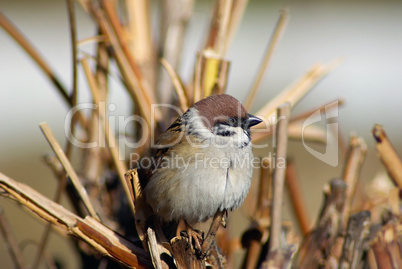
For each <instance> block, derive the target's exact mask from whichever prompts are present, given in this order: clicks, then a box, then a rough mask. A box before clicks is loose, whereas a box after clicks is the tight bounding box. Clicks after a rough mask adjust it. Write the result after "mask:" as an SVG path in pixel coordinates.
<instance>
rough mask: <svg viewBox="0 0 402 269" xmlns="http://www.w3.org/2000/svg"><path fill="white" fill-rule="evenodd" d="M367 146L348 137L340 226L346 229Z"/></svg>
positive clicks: (354, 138) (352, 137)
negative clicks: (343, 199) (345, 189)
mask: <svg viewBox="0 0 402 269" xmlns="http://www.w3.org/2000/svg"><path fill="white" fill-rule="evenodd" d="M366 152H367V145H366V143H365V142H364V140H363V139H362V138H360V137H357V136H354V135H352V136H351V137H350V143H349V150H348V154H347V158H346V162H345V167H344V169H343V175H342V177H343V179H344V180H345V182H346V184H347V191H346V202H345V207H344V211H343V213H342V225H343V226H344V228H346V227H345V226H346V223H347V219H348V217H349V214H350V210H351V207H352V203H353V198H354V196H355V191H356V184H357V182H358V179H359V174H360V170H361V167H362V164H363V161H364V159H365V157H366Z"/></svg>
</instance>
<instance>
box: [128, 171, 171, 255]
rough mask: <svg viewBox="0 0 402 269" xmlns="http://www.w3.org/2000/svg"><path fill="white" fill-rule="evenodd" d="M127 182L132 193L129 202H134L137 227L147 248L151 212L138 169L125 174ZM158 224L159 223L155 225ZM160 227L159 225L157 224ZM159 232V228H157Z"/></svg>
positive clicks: (159, 234)
mask: <svg viewBox="0 0 402 269" xmlns="http://www.w3.org/2000/svg"><path fill="white" fill-rule="evenodd" d="M124 178H125V182H124V186H125V188H126V187H127V188H128V190H129V193H130V198H131V199H128V201H129V202H128V203H129V204H133V205H132V207H133V208H134V218H135V227H136V229H137V233H138V237H139V238H140V239H141V242H142V244H143V246H144V248H145V249H146V240H145V232H146V221H147V218H148V217H149V216H148V215H149V214H148V212H151V211H150V210H148V209H147V208H146V207H147V205H146V203H145V201H144V199H143V196H142V195H141V190H140V182H139V178H138V173H137V170H136V169H131V170H129V171H127V172H126V173H125V174H124ZM155 226H157V225H155ZM157 228H159V226H157ZM157 232H158V230H157ZM158 236H159V238H160V239H162V238H164V235H163V233H158ZM165 241H166V240H165Z"/></svg>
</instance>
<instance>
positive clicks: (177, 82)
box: [160, 58, 188, 113]
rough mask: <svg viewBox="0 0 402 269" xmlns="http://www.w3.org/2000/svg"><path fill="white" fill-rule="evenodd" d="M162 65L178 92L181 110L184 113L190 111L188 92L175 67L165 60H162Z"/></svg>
mask: <svg viewBox="0 0 402 269" xmlns="http://www.w3.org/2000/svg"><path fill="white" fill-rule="evenodd" d="M160 62H161V64H162V65H163V66H164V67H165V69H166V71H167V73H168V74H169V76H170V78H171V80H172V83H173V85H174V89H175V90H176V94H177V97H178V98H179V102H180V108H181V110H182V111H183V113H184V112H185V111H187V109H188V99H187V96H186V91H185V90H184V87H183V83H182V82H181V79H180V77H179V75H177V74H176V72H175V71H174V69H173V67H172V66H171V65H170V64H169V62H168V61H166V60H165V59H164V58H162V59H161V60H160Z"/></svg>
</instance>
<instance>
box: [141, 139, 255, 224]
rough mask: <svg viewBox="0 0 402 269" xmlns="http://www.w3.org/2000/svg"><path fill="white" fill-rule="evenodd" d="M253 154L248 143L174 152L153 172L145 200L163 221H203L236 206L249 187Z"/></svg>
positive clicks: (145, 191) (145, 190)
mask: <svg viewBox="0 0 402 269" xmlns="http://www.w3.org/2000/svg"><path fill="white" fill-rule="evenodd" d="M178 157H180V158H178ZM252 158H253V155H252V152H251V143H250V144H249V145H248V146H246V147H243V148H233V147H227V148H214V147H211V148H206V149H200V150H199V151H198V152H197V154H195V155H194V153H193V154H192V155H191V156H190V155H185V156H177V155H175V156H173V158H169V159H167V160H166V161H167V165H166V168H164V167H160V168H158V170H157V171H156V172H155V173H154V174H153V175H152V177H151V179H150V181H149V182H148V184H147V186H146V188H145V189H144V193H145V197H146V200H147V203H148V204H150V205H151V206H152V208H153V210H154V211H155V212H156V214H158V215H160V216H161V217H162V218H163V219H164V220H165V221H170V220H176V221H178V220H181V219H184V220H186V221H187V222H188V223H190V224H191V223H196V222H200V221H205V220H206V219H208V218H211V217H212V216H213V215H214V214H215V213H216V212H217V211H218V210H221V211H222V210H225V209H227V210H229V209H235V208H237V207H239V206H240V205H241V204H242V203H243V201H244V199H245V198H246V196H247V193H248V191H249V188H250V184H251V177H252V173H253V169H252V165H251V162H252ZM180 159H182V161H180ZM172 167H173V169H172Z"/></svg>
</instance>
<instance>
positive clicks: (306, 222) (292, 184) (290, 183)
mask: <svg viewBox="0 0 402 269" xmlns="http://www.w3.org/2000/svg"><path fill="white" fill-rule="evenodd" d="M286 185H287V187H288V190H289V195H290V199H291V201H292V205H293V209H294V211H295V213H296V216H297V220H298V223H299V226H300V229H301V231H302V233H303V235H306V234H307V233H308V232H309V231H310V229H311V220H310V218H309V216H308V212H307V206H306V202H305V201H306V200H305V198H304V197H303V194H302V187H301V182H300V179H299V177H298V176H297V172H296V167H295V163H294V160H292V159H288V162H287V165H286Z"/></svg>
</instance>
